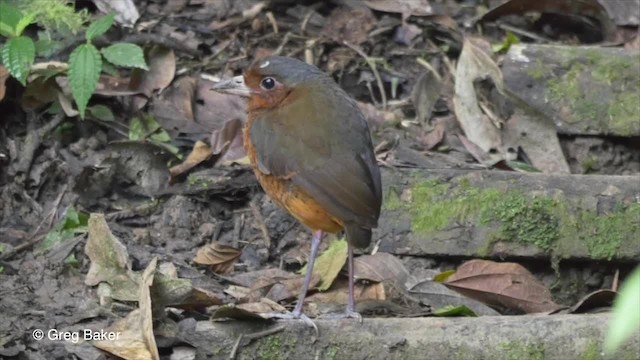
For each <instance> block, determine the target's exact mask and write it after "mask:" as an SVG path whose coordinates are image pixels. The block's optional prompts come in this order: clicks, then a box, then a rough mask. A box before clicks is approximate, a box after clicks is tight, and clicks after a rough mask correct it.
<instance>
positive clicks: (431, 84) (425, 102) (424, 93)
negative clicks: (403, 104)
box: [411, 70, 442, 124]
mask: <svg viewBox="0 0 640 360" xmlns="http://www.w3.org/2000/svg"><path fill="white" fill-rule="evenodd" d="M441 91H442V81H441V78H440V75H439V74H437V73H435V72H433V71H431V70H429V71H426V72H425V73H423V74H422V75H420V77H419V78H418V81H417V82H416V84H415V86H414V88H413V91H412V93H411V100H412V102H413V106H414V108H415V110H416V120H417V121H418V122H419V123H421V124H426V123H427V122H428V121H429V118H430V117H431V112H432V110H433V106H434V105H435V104H436V101H437V100H438V98H439V97H440V92H441Z"/></svg>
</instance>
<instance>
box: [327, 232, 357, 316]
mask: <svg viewBox="0 0 640 360" xmlns="http://www.w3.org/2000/svg"><path fill="white" fill-rule="evenodd" d="M348 254H349V255H348V257H347V269H348V271H349V300H348V302H347V308H346V309H345V311H344V312H342V313H337V314H335V313H334V314H327V315H323V316H322V318H325V319H345V318H353V319H358V321H360V322H362V316H361V315H360V314H359V313H357V312H356V299H355V293H354V281H355V280H354V273H353V247H352V246H351V244H349V252H348Z"/></svg>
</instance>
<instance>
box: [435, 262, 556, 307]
mask: <svg viewBox="0 0 640 360" xmlns="http://www.w3.org/2000/svg"><path fill="white" fill-rule="evenodd" d="M445 285H446V286H447V287H449V288H450V289H453V290H455V291H457V292H459V293H461V294H463V295H465V296H468V297H470V298H472V299H475V300H478V301H480V302H483V303H485V304H487V305H490V306H493V307H497V308H502V309H509V310H513V311H517V312H523V313H536V312H545V311H550V310H555V309H558V308H559V307H561V306H560V305H558V304H556V303H554V302H553V300H552V299H551V293H550V292H549V289H547V288H546V287H545V286H544V285H543V284H542V283H540V282H539V281H538V279H536V278H535V276H533V275H532V274H531V273H530V272H529V271H528V270H527V269H525V268H524V267H523V266H521V265H519V264H516V263H497V262H494V261H489V260H470V261H467V262H465V263H464V264H462V265H460V267H459V268H458V269H457V270H456V273H455V274H453V275H451V276H450V277H449V278H448V279H447V281H446V282H445Z"/></svg>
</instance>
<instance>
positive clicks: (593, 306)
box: [569, 289, 618, 314]
mask: <svg viewBox="0 0 640 360" xmlns="http://www.w3.org/2000/svg"><path fill="white" fill-rule="evenodd" d="M616 296H618V293H617V292H616V291H613V290H609V289H601V290H596V291H594V292H592V293H589V294H587V295H585V296H584V297H583V298H582V299H580V301H578V302H577V303H576V304H575V305H573V306H572V307H570V308H569V313H570V314H585V313H594V312H602V311H603V310H604V311H609V309H610V308H611V305H613V301H614V300H615V298H616Z"/></svg>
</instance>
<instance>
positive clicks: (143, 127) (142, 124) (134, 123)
mask: <svg viewBox="0 0 640 360" xmlns="http://www.w3.org/2000/svg"><path fill="white" fill-rule="evenodd" d="M129 140H149V141H150V142H152V143H154V144H156V145H158V146H162V147H163V148H165V149H167V150H168V151H170V152H171V153H172V154H174V155H176V156H178V157H180V156H179V153H180V149H178V148H177V147H175V146H173V145H171V136H169V133H168V132H167V131H166V130H165V129H163V128H162V127H161V126H160V124H158V122H157V121H156V119H155V118H154V117H153V115H149V114H146V115H143V116H141V117H134V118H132V119H131V121H130V122H129Z"/></svg>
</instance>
